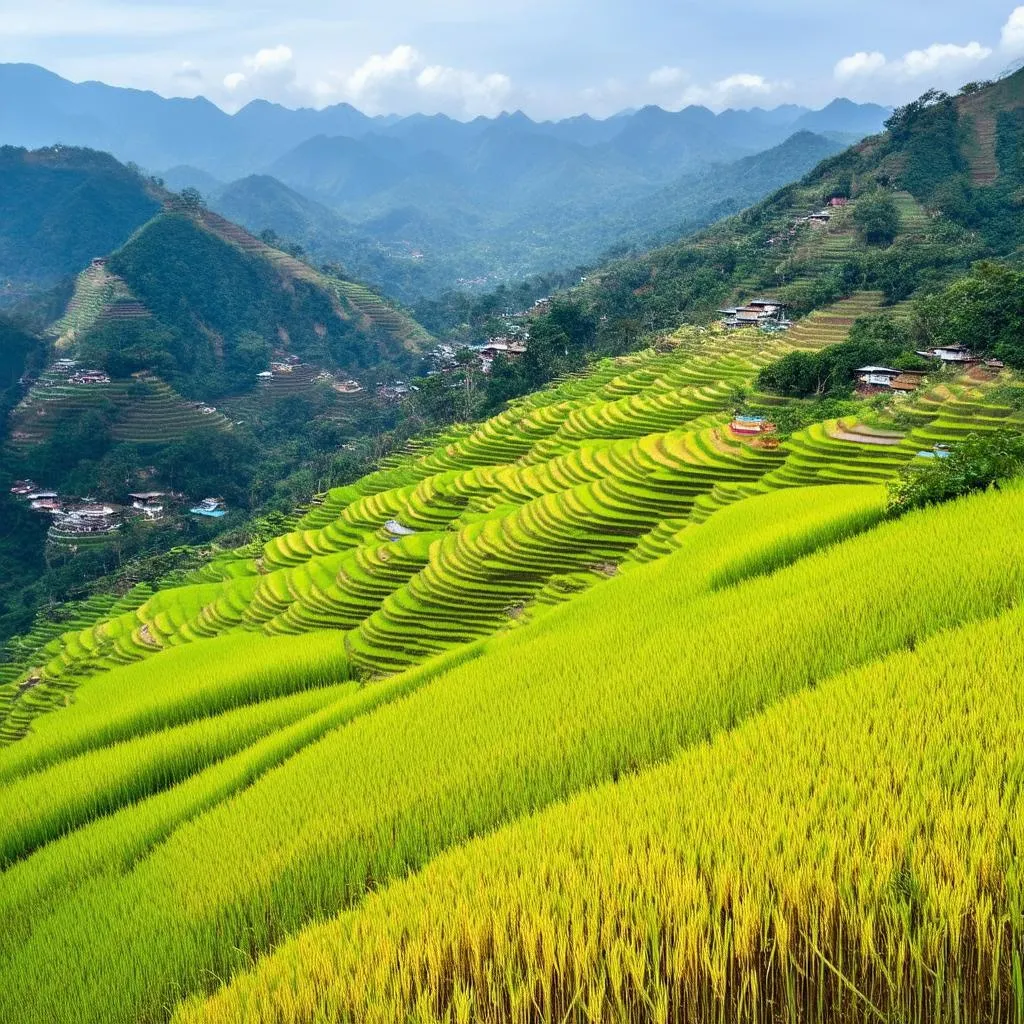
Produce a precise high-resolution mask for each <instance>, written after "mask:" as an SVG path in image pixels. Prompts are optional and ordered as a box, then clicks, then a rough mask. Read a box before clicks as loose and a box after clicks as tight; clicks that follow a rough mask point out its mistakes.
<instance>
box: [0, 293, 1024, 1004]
mask: <svg viewBox="0 0 1024 1024" xmlns="http://www.w3.org/2000/svg"><path fill="white" fill-rule="evenodd" d="M882 301H883V296H882V295H881V294H880V293H877V292H862V293H857V294H855V295H853V296H851V297H850V298H848V299H846V300H843V301H842V302H840V303H839V304H837V305H836V306H834V307H831V308H826V309H822V310H820V311H818V312H817V313H815V314H813V315H812V316H810V317H808V318H806V319H805V320H803V321H802V322H801V323H800V325H799V327H798V328H794V329H793V330H792V331H791V332H789V333H788V334H784V333H776V334H767V333H762V332H758V331H749V330H748V331H733V332H728V331H724V330H721V329H714V330H698V329H695V328H685V329H681V330H679V331H677V332H675V333H674V334H673V335H672V336H670V337H666V338H663V339H661V341H660V343H659V346H658V348H657V349H648V350H644V351H641V352H637V353H634V354H632V355H630V356H625V357H621V358H618V359H615V360H605V361H603V362H601V363H599V364H597V365H596V366H594V367H593V368H592V369H591V370H590V371H589V372H588V373H587V374H585V375H582V376H577V377H572V378H569V379H566V380H564V381H562V382H560V383H558V384H557V385H555V386H553V387H551V388H549V389H547V390H544V391H540V392H537V393H535V394H533V395H531V396H528V397H527V398H524V399H522V400H520V401H518V402H515V403H513V404H512V405H511V406H510V408H509V409H508V410H507V411H506V412H503V413H501V414H499V415H498V416H496V417H494V418H492V419H490V420H488V421H486V422H483V423H479V424H476V425H471V426H463V427H457V428H452V429H451V430H450V431H448V432H447V433H445V434H442V435H441V436H438V437H435V438H433V439H431V440H429V441H426V442H424V443H422V444H420V445H419V446H417V447H415V448H412V449H410V450H409V451H408V452H406V453H405V454H403V455H401V456H398V457H394V458H392V459H390V460H389V461H388V462H386V463H385V464H384V465H383V466H382V467H381V468H380V469H379V470H378V471H376V472H374V473H372V474H370V475H369V476H366V477H364V478H362V479H361V480H359V481H358V482H357V483H355V484H353V485H350V486H346V487H341V488H336V489H334V490H332V491H331V492H330V493H328V494H326V495H324V496H323V498H322V500H321V501H319V502H318V503H317V504H315V505H314V506H313V507H312V508H310V509H308V510H307V511H305V512H304V513H302V514H301V518H300V519H298V520H297V521H293V522H292V524H290V526H289V528H288V530H287V532H285V533H282V534H280V535H278V536H276V537H274V538H273V539H271V540H270V541H268V542H265V543H261V544H253V545H250V546H249V547H248V548H245V549H241V550H238V551H234V552H223V553H220V554H217V555H215V556H214V557H213V558H212V559H211V560H210V561H209V562H208V563H207V564H206V565H205V566H203V567H202V568H201V569H199V570H197V571H195V572H193V573H192V574H191V575H190V576H189V577H188V578H186V579H185V580H182V579H181V578H180V577H179V578H177V579H171V580H169V581H168V582H167V584H166V585H164V586H158V587H157V588H156V589H155V591H154V590H146V591H144V592H140V593H138V594H133V595H129V596H126V597H125V599H124V600H123V601H122V602H120V603H119V604H116V605H113V604H111V603H110V602H103V601H97V602H95V603H94V605H93V606H92V607H91V608H89V607H84V606H83V607H81V608H79V609H78V610H77V612H76V621H75V622H74V624H73V627H72V628H70V629H69V631H66V632H65V633H64V634H63V635H62V636H59V637H57V638H53V636H52V632H48V631H46V630H45V629H40V630H39V632H38V637H37V640H36V641H35V643H33V642H32V640H31V638H26V639H25V640H24V641H22V642H20V643H18V644H16V645H13V646H12V647H10V648H9V651H10V653H11V656H13V657H14V660H11V661H9V662H8V666H7V668H6V669H5V674H4V678H5V679H6V680H7V682H6V683H5V685H4V687H3V690H2V691H0V692H2V695H3V721H2V725H0V736H2V737H3V739H4V740H5V741H6V742H7V743H8V744H9V745H8V746H7V748H6V749H4V750H0V780H2V783H3V788H0V807H2V808H3V814H2V815H0V821H3V822H4V825H3V828H2V829H0V864H3V865H4V866H5V870H4V871H3V872H2V873H0V907H2V908H3V915H4V919H5V922H6V923H7V927H6V928H5V930H4V932H3V935H2V936H0V981H2V984H0V1017H2V1016H5V1015H6V1016H11V1015H12V1014H13V1015H14V1019H17V1016H18V1014H21V1015H23V1016H25V1015H27V1017H28V1019H46V1020H49V1021H52V1022H54V1024H60V1022H63V1021H75V1022H82V1021H86V1022H97V1024H98V1022H128V1021H138V1020H150V1019H161V1018H163V1017H164V1016H165V1015H170V1016H171V1017H172V1018H173V1020H174V1021H175V1022H176V1024H198V1022H209V1024H213V1022H222V1021H237V1022H238V1024H242V1022H246V1024H250V1022H252V1021H263V1020H265V1021H277V1022H280V1021H287V1022H300V1021H302V1022H308V1024H313V1022H314V1021H320V1020H325V1019H326V1020H338V1019H359V1020H380V1021H389V1020H401V1019H408V1018H411V1017H414V1016H415V1017H418V1018H419V1019H423V1020H428V1021H438V1022H439V1021H442V1020H446V1019H447V1020H451V1019H460V1018H461V1019H473V1020H481V1021H494V1022H498V1021H504V1020H508V1019H509V1018H510V1016H515V1014H516V1013H517V1010H516V1007H523V1006H526V1005H528V1004H529V1001H530V999H531V998H536V999H537V1002H536V1009H535V1011H534V1013H533V1014H532V1015H529V1019H536V1020H543V1021H548V1020H552V1021H554V1020H574V1021H575V1020H579V1021H583V1020H585V1019H588V1016H591V1017H592V1016H593V1013H591V1011H593V1012H595V1013H598V1016H600V1013H599V1011H603V1010H604V1009H607V1008H609V1007H614V1008H617V1009H616V1013H618V1014H619V1016H620V1017H621V1018H622V1019H630V1020H632V1019H648V1015H647V1012H646V1010H645V1009H644V1007H648V1008H649V1007H650V1006H655V1007H657V1006H659V1005H660V1006H662V1007H664V1006H666V1005H669V1004H671V1005H678V1006H679V1008H680V1019H714V1018H715V1017H716V1016H719V1015H720V1014H722V1013H725V1012H726V1008H727V1007H734V1006H736V1005H739V1004H740V1003H742V1002H743V1001H744V1000H745V999H748V998H749V999H751V1000H752V1002H750V1003H749V1004H746V1005H749V1007H750V1009H749V1012H747V1013H746V1014H745V1015H741V1016H739V1017H738V1018H737V1019H742V1020H749V1021H752V1022H753V1021H768V1020H771V1021H775V1020H779V1019H782V1018H780V1017H779V1016H778V1015H777V1014H775V1013H774V1012H773V1011H770V1010H769V1009H768V1007H769V1006H772V1005H776V1004H778V1003H780V1002H781V1004H782V1005H791V1006H794V1007H803V1008H805V1009H806V1011H807V1012H806V1013H803V1014H802V1016H801V1017H800V1018H798V1019H804V1018H806V1019H809V1020H818V1021H821V1022H824V1021H826V1020H834V1019H836V1018H835V1017H834V1016H833V1015H831V1014H830V1012H829V1011H828V1010H827V1009H825V1008H827V1007H832V1006H835V1005H837V1001H838V1000H840V999H845V998H848V997H849V986H850V985H851V984H852V985H855V986H856V989H857V991H858V992H860V993H862V994H863V995H864V997H865V998H866V999H869V1000H871V1003H872V1005H873V1006H874V1007H876V1008H877V1010H878V1012H879V1013H880V1014H882V1015H888V1016H889V1017H892V1018H895V1016H896V1015H899V1016H900V1018H901V1019H903V1020H907V1021H914V1022H922V1024H923V1022H924V1021H925V1020H933V1019H953V1018H954V1017H959V1019H962V1020H980V1019H981V1018H982V1016H984V1015H986V1014H989V1015H991V1016H992V1018H993V1019H1005V1020H1009V1019H1012V1017H1011V1016H1010V1014H1011V1007H1012V1005H1013V998H1014V997H1013V991H1014V990H1013V984H1012V977H1013V972H1014V971H1015V970H1016V968H1015V967H1014V957H1013V954H1012V952H1011V951H1013V950H1015V949H1016V948H1018V946H1019V943H1020V942H1021V940H1022V938H1024V936H1022V935H1021V933H1020V926H1019V922H1018V921H1017V918H1016V917H1015V916H1014V915H1013V913H1012V907H1013V906H1015V901H1016V900H1017V899H1018V898H1019V893H1018V892H1017V886H1018V883H1017V880H1016V879H1017V876H1016V873H1015V869H1014V855H1013V848H1012V844H1011V845H1007V843H1006V832H1005V829H1007V828H1009V827H1010V826H1009V824H1007V823H1008V822H1012V821H1014V820H1016V817H1015V816H1016V815H1018V812H1019V808H1018V806H1017V803H1018V800H1017V792H1018V787H1016V786H1015V785H1007V778H1011V779H1013V778H1016V773H1017V772H1018V767H1019V766H1018V765H1017V760H1018V759H1019V757H1018V750H1019V746H1020V743H1019V741H1020V738H1021V737H1020V736H1019V731H1020V730H1019V728H1018V720H1019V715H1018V714H1017V711H1019V708H1018V705H1019V699H1018V698H1019V694H1018V692H1017V689H1018V688H1017V686H1016V676H1017V672H1016V665H1017V662H1018V661H1019V659H1020V656H1021V653H1022V652H1021V651H1020V650H1019V647H1020V636H1021V629H1020V602H1021V599H1022V597H1024V547H1022V545H1021V536H1020V530H1019V528H1018V522H1019V518H1020V517H1019V511H1020V503H1021V501H1022V500H1024V491H1022V490H1021V488H1020V485H1019V484H1011V483H1005V482H1004V483H1003V484H1002V486H1001V488H1000V489H999V490H992V491H989V492H987V493H983V494H977V495H974V496H972V497H967V498H964V499H962V500H961V501H958V502H954V503H952V504H945V505H941V506H938V507H932V508H926V509H923V510H919V511H914V512H911V513H909V514H907V515H904V516H902V517H900V518H890V517H887V516H886V514H885V509H884V503H885V496H886V491H885V487H884V486H883V485H885V484H886V483H887V482H890V481H893V480H895V479H897V478H898V477H900V475H901V473H903V471H904V470H905V469H906V468H907V467H908V466H911V465H914V466H924V465H925V464H927V463H928V462H929V460H928V459H926V458H923V457H922V455H921V453H926V454H930V455H931V456H932V459H931V461H932V462H934V461H935V458H934V453H935V450H936V448H935V446H936V445H939V446H943V445H946V446H952V447H953V448H956V447H957V446H958V445H960V444H961V443H962V442H963V440H964V438H965V437H967V436H968V435H980V436H984V437H988V438H992V439H997V438H999V437H1002V436H1004V432H1008V434H1015V435H1019V434H1020V432H1022V431H1024V413H1022V411H1021V408H1020V405H1019V404H1015V403H1016V402H1017V400H1016V398H1015V397H1014V396H1017V395H1019V391H1020V385H1019V382H1018V381H1017V379H1016V378H1015V377H1013V376H1012V375H1011V374H1009V373H1008V372H1006V371H999V370H998V369H989V368H985V367H977V368H975V369H972V370H971V371H970V372H969V373H967V374H963V373H957V372H955V371H937V372H936V373H934V374H933V375H932V376H930V377H928V378H926V380H925V382H924V384H923V385H922V386H921V388H920V389H919V390H918V392H917V393H916V394H915V395H914V396H912V397H911V398H910V399H907V400H903V401H900V400H887V401H886V402H885V403H879V402H873V401H856V402H847V403H845V404H843V405H841V406H838V407H832V408H833V411H832V412H831V413H828V412H827V411H826V409H825V407H824V406H822V405H820V404H815V403H806V402H799V401H798V402H793V401H791V400H785V399H782V398H779V397H778V396H775V395H772V394H768V393H764V392H762V391H759V390H758V386H757V381H758V376H759V373H760V371H761V370H763V369H764V368H766V367H771V366H774V365H776V364H777V363H778V362H779V361H780V360H783V359H785V358H787V357H791V356H792V355H793V353H803V354H804V355H805V356H807V357H809V358H810V357H814V356H815V355H816V354H818V353H824V352H828V351H831V350H832V349H833V347H834V346H836V345H840V344H842V343H844V341H845V339H846V338H847V335H848V333H849V332H850V330H851V327H852V326H853V325H854V323H855V321H856V320H857V319H858V318H861V317H863V316H865V315H871V314H877V312H878V310H879V309H880V306H881V303H882ZM737 410H740V411H742V412H743V413H744V415H746V416H756V415H760V416H770V417H773V418H774V419H776V420H778V421H779V422H780V423H782V422H786V421H787V417H788V420H789V421H790V422H792V423H793V426H792V428H791V429H786V430H780V431H779V433H778V434H777V435H775V436H774V437H773V436H772V435H770V434H769V435H765V436H751V435H750V434H749V433H746V434H745V433H744V432H743V429H742V426H743V423H744V422H750V421H741V420H736V419H735V416H736V413H737ZM822 413H824V414H825V415H824V418H822ZM737 423H739V424H740V428H741V429H737V428H736V424H737ZM965 538H971V540H970V542H969V550H970V557H969V558H962V557H958V556H956V554H955V553H956V552H961V551H963V550H964V542H965ZM695 638H699V642H696V639H695ZM1008 708H1012V709H1013V711H1014V713H1012V714H1008V713H1007V709H1008ZM965 716H966V720H967V721H968V722H969V723H970V728H968V729H967V730H966V732H965V730H964V722H965ZM952 737H956V741H955V742H951V738H952ZM979 806H981V807H984V808H985V809H986V813H985V815H984V816H983V819H984V820H982V819H981V818H977V808H978V807H979ZM851 808H854V809H855V810H851ZM854 813H855V814H856V820H857V827H856V828H851V827H849V820H850V815H851V814H854ZM936 817H938V818H940V819H941V820H942V821H943V822H946V823H947V825H945V826H943V830H942V833H941V840H940V839H939V838H938V837H937V836H936V833H935V827H934V825H933V824H932V823H933V822H934V821H935V820H936ZM794 821H797V822H806V828H804V827H794V824H793V823H794ZM821 822H825V823H827V824H828V827H826V828H824V829H821V828H819V827H818V825H819V824H820V823H821ZM923 823H926V824H923ZM969 823H970V824H969ZM112 865H118V868H117V869H116V870H112V869H111V866H112ZM795 865H797V866H801V867H802V870H798V869H797V868H796V867H794V866H795ZM908 879H909V880H908ZM911 885H912V886H913V890H912V893H913V895H912V899H913V901H914V906H915V907H916V908H918V909H917V911H915V913H914V914H910V913H909V912H908V910H907V907H908V903H907V901H908V899H911V896H909V895H908V889H907V886H911ZM595 899H596V900H597V902H594V901H595ZM979 906H984V907H986V908H988V909H986V911H985V914H984V916H981V913H980V911H972V912H969V913H975V914H977V917H976V918H975V917H971V918H970V927H969V928H964V927H963V915H964V913H965V911H964V910H963V908H964V907H973V908H977V907H979ZM723 935H730V936H732V938H730V939H729V940H728V941H725V940H724V939H723ZM681 936H685V937H686V939H685V943H683V941H682V939H681ZM85 943H88V944H89V947H90V948H91V949H92V950H93V951H94V952H95V953H96V954H97V955H96V956H93V957H90V958H89V959H88V962H86V961H84V960H83V959H82V958H81V957H76V956H75V955H74V951H75V950H77V949H81V948H82V946H83V944H85ZM667 948H671V949H674V950H676V951H677V955H673V956H672V957H668V958H666V957H665V956H664V955H663V951H664V950H665V949H667ZM687 950H690V951H692V955H691V954H690V953H687V952H686V951H687ZM55 956H56V957H58V958H59V959H60V960H61V962H62V963H63V964H64V965H65V967H64V969H63V970H62V971H61V974H60V980H59V983H57V982H56V981H55V979H54V975H53V973H52V972H51V971H49V970H48V967H47V965H48V964H49V963H51V962H52V958H53V957H55ZM822 960H824V961H827V962H828V963H831V964H836V963H839V962H842V963H843V964H844V968H843V977H842V978H838V977H837V976H836V975H835V973H834V972H832V971H828V970H826V969H821V968H819V967H818V966H816V965H818V964H820V963H821V961H822ZM396 962H403V963H405V964H408V965H410V969H409V970H404V969H403V970H396V969H395V967H394V965H395V963H396ZM968 963H969V964H970V965H972V966H971V970H970V972H969V973H962V972H965V965H966V964H968ZM567 965H568V966H567ZM975 967H976V969H975ZM925 972H926V973H927V974H928V976H929V977H931V976H935V975H939V976H946V977H954V976H959V977H969V978H970V979H971V980H970V983H969V984H963V985H956V986H954V985H949V986H927V987H923V986H922V985H920V984H918V983H917V980H916V979H918V978H919V976H920V974H921V973H925ZM755 983H756V986H757V993H758V995H757V997H756V998H754V997H753V996H750V995H749V993H750V991H751V986H752V985H754V984H755ZM787 992H788V993H789V996H787V995H786V993H787ZM536 993H543V995H541V996H536ZM743 993H747V995H743ZM207 997H209V998H207ZM787 999H789V1003H787V1002H786V1000H787ZM581 1000H585V1002H582V1001H581ZM762 1000H763V1003H762ZM816 1006H820V1007H822V1008H823V1009H822V1010H821V1011H820V1012H817V1015H815V1011H814V1009H813V1008H814V1007H816ZM466 1007H472V1012H469V1011H467V1009H466ZM586 1007H589V1008H590V1010H589V1011H585V1008H586ZM993 1007H994V1008H995V1009H994V1010H993ZM762 1009H763V1012H762ZM656 1015H657V1016H659V1018H660V1017H663V1016H664V1014H663V1013H661V1012H660V1011H659V1012H658V1013H657V1014H656ZM883 1019H884V1018H883Z"/></svg>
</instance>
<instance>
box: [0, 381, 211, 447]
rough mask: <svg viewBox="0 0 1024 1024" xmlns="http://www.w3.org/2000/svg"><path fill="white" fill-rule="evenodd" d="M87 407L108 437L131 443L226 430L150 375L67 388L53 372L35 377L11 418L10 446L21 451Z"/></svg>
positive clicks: (200, 407)
mask: <svg viewBox="0 0 1024 1024" xmlns="http://www.w3.org/2000/svg"><path fill="white" fill-rule="evenodd" d="M89 409H97V410H103V411H109V412H110V414H111V427H110V433H111V436H112V437H113V438H114V439H115V440H117V441H127V442H131V443H134V444H167V443H168V442H171V441H175V440H178V439H180V438H182V437H184V436H185V435H186V434H188V433H189V432H191V431H193V430H229V429H230V428H231V424H230V422H229V421H228V420H227V418H226V417H225V416H224V414H223V413H220V412H216V411H215V412H212V413H206V412H203V409H202V406H201V405H200V404H197V403H195V402H189V401H188V400H186V399H185V398H183V397H182V396H181V395H179V394H178V393H177V392H176V391H175V390H174V389H173V388H172V387H171V386H170V385H169V384H167V383H165V382H164V381H162V380H160V379H159V378H158V377H154V376H152V375H149V374H147V375H136V376H135V377H134V378H132V379H130V380H114V381H111V382H110V383H109V384H72V383H71V382H70V381H69V380H68V379H67V378H66V377H63V376H61V375H60V374H57V373H54V372H48V373H44V374H42V375H41V377H40V379H39V380H38V381H37V382H36V383H35V385H34V386H33V387H32V389H31V390H30V391H29V393H28V394H27V395H26V396H25V398H24V399H22V401H21V402H20V403H19V404H18V406H17V408H16V409H15V410H14V412H13V414H12V416H11V441H10V443H11V445H12V446H13V447H14V448H16V449H21V450H25V449H27V448H31V447H32V446H33V445H37V444H41V443H43V442H44V441H47V440H49V438H51V437H52V436H53V433H54V431H55V430H56V429H57V427H58V426H59V425H60V424H61V423H63V422H66V421H67V420H68V419H70V418H72V417H75V416H78V415H80V414H81V413H83V412H86V411H88V410H89Z"/></svg>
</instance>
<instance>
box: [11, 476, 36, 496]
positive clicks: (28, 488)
mask: <svg viewBox="0 0 1024 1024" xmlns="http://www.w3.org/2000/svg"><path fill="white" fill-rule="evenodd" d="M37 490H38V485H37V484H36V483H35V482H34V481H32V480H15V481H14V485H13V486H12V487H11V494H14V495H17V496H18V497H19V498H27V497H28V496H29V495H30V494H32V493H33V492H34V491H37Z"/></svg>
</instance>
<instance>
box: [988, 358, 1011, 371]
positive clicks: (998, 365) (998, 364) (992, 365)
mask: <svg viewBox="0 0 1024 1024" xmlns="http://www.w3.org/2000/svg"><path fill="white" fill-rule="evenodd" d="M985 367H986V368H987V369H989V370H1002V369H1005V368H1006V363H1004V362H1003V361H1002V359H986V360H985Z"/></svg>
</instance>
